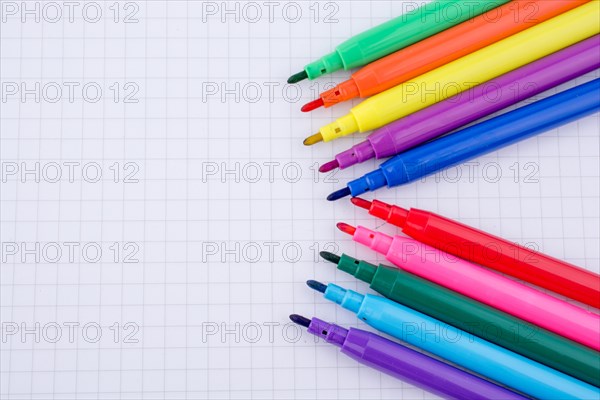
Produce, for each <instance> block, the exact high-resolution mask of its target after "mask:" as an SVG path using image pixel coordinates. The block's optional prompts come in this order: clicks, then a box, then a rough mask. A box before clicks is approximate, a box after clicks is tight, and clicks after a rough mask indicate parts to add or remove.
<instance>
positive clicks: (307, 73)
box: [288, 0, 509, 83]
mask: <svg viewBox="0 0 600 400" xmlns="http://www.w3.org/2000/svg"><path fill="white" fill-rule="evenodd" d="M508 1H509V0H474V1H473V0H434V1H432V2H430V3H427V4H425V5H423V6H421V7H419V8H416V9H413V10H407V12H406V13H404V14H403V15H400V16H398V17H396V18H394V19H392V20H390V21H387V22H385V23H383V24H380V25H377V26H375V27H373V28H371V29H369V30H367V31H364V32H362V33H360V34H358V35H356V36H354V37H352V38H350V39H348V40H346V41H345V42H343V43H341V44H340V45H338V46H337V47H336V48H335V51H333V52H332V53H329V54H327V55H326V56H324V57H322V58H320V59H319V60H316V61H314V62H312V63H310V64H308V65H307V66H306V67H304V69H303V70H302V71H300V72H298V73H296V74H294V75H292V76H290V78H289V79H288V83H296V82H299V81H301V80H303V79H306V78H308V79H315V78H317V77H319V76H321V75H325V74H330V73H332V72H335V71H337V70H340V69H345V70H348V69H352V68H357V67H361V66H363V65H366V64H368V63H370V62H372V61H375V60H377V59H379V58H381V57H384V56H386V55H388V54H390V53H393V52H394V51H396V50H399V49H402V48H404V47H406V46H410V45H411V44H413V43H416V42H418V41H420V40H423V39H425V38H427V37H429V36H432V35H435V34H436V33H438V32H441V31H443V30H445V29H448V28H450V27H452V26H454V25H457V24H460V23H461V22H463V21H466V20H468V19H470V18H473V17H475V16H477V15H479V14H482V13H484V12H486V11H489V10H491V9H493V8H495V7H498V6H500V5H502V4H504V3H506V2H508Z"/></svg>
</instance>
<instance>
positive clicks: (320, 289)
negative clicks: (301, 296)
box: [306, 280, 327, 293]
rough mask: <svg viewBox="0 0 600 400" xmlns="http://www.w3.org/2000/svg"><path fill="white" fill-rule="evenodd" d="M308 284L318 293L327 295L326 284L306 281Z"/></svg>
mask: <svg viewBox="0 0 600 400" xmlns="http://www.w3.org/2000/svg"><path fill="white" fill-rule="evenodd" d="M306 284H307V285H308V287H309V288H311V289H314V290H316V291H317V292H321V293H325V290H327V285H325V284H324V283H321V282H317V281H313V280H309V281H306Z"/></svg>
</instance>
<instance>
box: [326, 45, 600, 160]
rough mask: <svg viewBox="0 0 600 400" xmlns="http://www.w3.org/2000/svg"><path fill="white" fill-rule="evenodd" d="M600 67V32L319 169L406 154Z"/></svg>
mask: <svg viewBox="0 0 600 400" xmlns="http://www.w3.org/2000/svg"><path fill="white" fill-rule="evenodd" d="M598 67H600V35H596V36H593V37H591V38H589V39H586V40H584V41H581V42H579V43H577V44H575V45H573V46H571V47H568V48H566V49H564V50H561V51H559V52H556V53H554V54H551V55H549V56H547V57H544V58H542V59H540V60H538V61H535V62H533V63H531V64H528V65H526V66H524V67H521V68H519V69H516V70H514V71H511V72H509V73H507V74H505V75H502V76H501V77H499V78H497V79H494V80H491V81H489V82H487V83H484V84H482V85H478V86H475V87H473V88H471V89H469V90H468V91H466V92H463V93H459V94H457V95H455V96H453V97H450V98H448V99H446V100H444V101H442V102H440V103H437V104H434V105H432V106H430V107H428V108H425V109H423V110H421V111H419V112H416V113H414V114H411V115H409V116H407V117H405V118H402V119H399V120H397V121H395V122H392V123H390V124H388V125H386V126H384V127H382V128H379V129H377V130H376V131H374V132H373V133H371V134H370V135H369V136H368V137H367V140H365V141H363V142H361V143H359V144H357V145H354V146H353V147H352V148H350V149H348V150H346V151H344V152H342V153H339V154H338V155H336V156H335V160H333V161H330V162H328V163H326V164H324V165H323V166H322V167H321V168H320V169H319V170H320V171H321V172H327V171H329V170H332V169H334V168H338V167H339V168H342V169H343V168H348V167H350V166H352V165H354V164H357V163H361V162H364V161H367V160H369V159H371V158H377V159H380V158H385V157H391V156H394V155H396V154H400V153H402V152H403V151H406V150H408V149H410V148H413V147H415V146H418V145H420V144H422V143H424V142H426V141H428V140H431V139H434V138H436V137H438V136H441V135H443V134H445V133H448V132H450V131H452V130H454V129H457V128H459V127H461V126H464V125H466V124H469V123H470V122H473V121H476V120H478V119H480V118H483V117H485V116H487V115H490V114H492V113H495V112H497V111H500V110H502V109H503V108H506V107H509V106H511V105H513V104H516V103H518V102H519V101H522V100H525V99H527V98H529V97H532V96H535V95H536V94H539V93H541V92H543V91H545V90H548V89H551V88H553V87H555V86H557V85H560V84H562V83H564V82H567V81H569V80H571V79H575V78H577V77H578V76H581V75H583V74H585V73H588V72H590V71H593V70H595V69H596V68H598Z"/></svg>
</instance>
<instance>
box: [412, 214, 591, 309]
mask: <svg viewBox="0 0 600 400" xmlns="http://www.w3.org/2000/svg"><path fill="white" fill-rule="evenodd" d="M402 231H403V232H404V233H405V234H407V235H408V236H410V237H412V238H414V239H417V240H418V241H420V242H422V243H425V244H428V245H430V246H432V247H435V248H437V249H440V250H443V251H445V252H447V253H450V254H453V255H456V256H458V257H461V258H463V259H466V260H469V261H472V262H474V263H477V264H480V265H484V266H486V267H489V268H492V269H494V270H496V271H498V272H502V273H504V274H507V275H511V276H513V277H515V278H518V279H521V280H524V281H526V282H529V283H532V284H534V285H537V286H540V287H542V288H545V289H548V290H551V291H553V292H555V293H559V294H561V295H563V296H567V297H569V298H571V299H574V300H577V301H580V302H582V303H585V304H588V305H590V306H593V307H596V308H600V277H599V276H598V275H596V274H594V273H592V272H590V271H587V270H585V269H582V268H579V267H577V266H575V265H571V264H568V263H566V262H564V261H561V260H558V259H556V258H553V257H550V256H547V255H545V254H542V253H539V252H537V251H534V250H531V249H528V248H526V247H523V246H520V245H518V244H515V243H511V242H509V241H507V240H505V239H502V238H499V237H497V236H494V235H491V234H489V233H486V232H483V231H481V230H479V229H475V228H472V227H470V226H467V225H464V224H461V223H459V222H456V221H452V220H450V219H448V218H444V217H442V216H439V215H436V214H433V213H430V212H427V211H422V210H417V209H411V210H410V212H409V213H408V217H407V218H406V222H405V224H404V228H403V229H402Z"/></svg>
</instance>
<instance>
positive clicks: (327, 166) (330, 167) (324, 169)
mask: <svg viewBox="0 0 600 400" xmlns="http://www.w3.org/2000/svg"><path fill="white" fill-rule="evenodd" d="M339 166H340V163H338V162H337V160H331V161H329V162H328V163H325V164H323V165H321V166H320V167H319V172H329V171H331V170H334V169H336V168H337V167H339Z"/></svg>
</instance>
